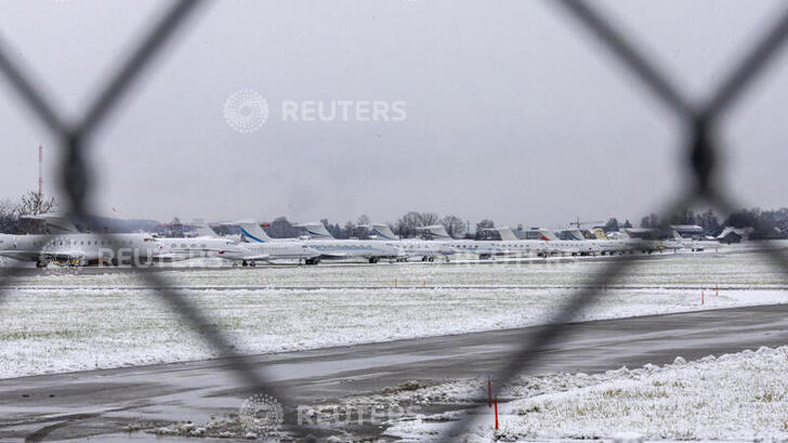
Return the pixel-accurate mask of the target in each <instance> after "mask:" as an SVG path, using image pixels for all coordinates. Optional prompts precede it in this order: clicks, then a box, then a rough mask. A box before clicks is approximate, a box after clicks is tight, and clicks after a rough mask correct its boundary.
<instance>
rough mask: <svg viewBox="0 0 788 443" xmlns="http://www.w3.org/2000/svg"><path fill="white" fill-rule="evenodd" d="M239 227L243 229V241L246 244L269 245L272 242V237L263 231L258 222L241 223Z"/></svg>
mask: <svg viewBox="0 0 788 443" xmlns="http://www.w3.org/2000/svg"><path fill="white" fill-rule="evenodd" d="M238 226H240V227H241V239H242V240H243V241H245V242H249V243H268V242H270V241H271V237H269V236H268V234H266V233H265V231H263V228H261V227H260V224H259V223H257V222H240V223H238Z"/></svg>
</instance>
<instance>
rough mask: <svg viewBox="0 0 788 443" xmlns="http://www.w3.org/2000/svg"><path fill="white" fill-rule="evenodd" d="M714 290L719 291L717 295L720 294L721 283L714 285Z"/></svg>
mask: <svg viewBox="0 0 788 443" xmlns="http://www.w3.org/2000/svg"><path fill="white" fill-rule="evenodd" d="M714 290H715V291H717V295H720V285H719V284H716V285H714Z"/></svg>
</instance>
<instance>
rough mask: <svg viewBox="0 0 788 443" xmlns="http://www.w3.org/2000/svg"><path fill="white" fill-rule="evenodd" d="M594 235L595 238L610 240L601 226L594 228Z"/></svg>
mask: <svg viewBox="0 0 788 443" xmlns="http://www.w3.org/2000/svg"><path fill="white" fill-rule="evenodd" d="M594 237H596V239H597V240H610V239H609V238H607V234H605V231H604V230H603V229H602V228H595V229H594Z"/></svg>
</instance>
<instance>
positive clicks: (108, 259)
mask: <svg viewBox="0 0 788 443" xmlns="http://www.w3.org/2000/svg"><path fill="white" fill-rule="evenodd" d="M167 255H168V254H167V253H166V251H165V250H164V249H163V248H162V244H161V243H159V242H158V240H157V239H155V238H153V237H152V236H150V235H148V234H107V235H103V236H100V235H97V234H59V235H8V234H0V256H3V257H7V258H11V259H14V260H19V261H26V262H34V263H35V264H36V267H39V268H43V267H46V266H47V265H48V264H50V263H60V264H65V265H69V266H88V265H114V266H119V265H122V266H143V265H148V264H151V263H153V262H157V261H164V260H167V259H168V258H169V257H168V256H167Z"/></svg>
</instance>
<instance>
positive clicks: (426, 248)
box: [366, 223, 457, 261]
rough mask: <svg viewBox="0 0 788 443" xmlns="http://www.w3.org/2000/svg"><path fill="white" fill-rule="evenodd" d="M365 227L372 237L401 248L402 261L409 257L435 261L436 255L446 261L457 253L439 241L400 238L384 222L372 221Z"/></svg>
mask: <svg viewBox="0 0 788 443" xmlns="http://www.w3.org/2000/svg"><path fill="white" fill-rule="evenodd" d="M366 228H367V229H369V230H370V234H371V235H372V236H373V237H374V238H376V239H379V240H384V241H389V242H391V243H392V244H394V245H396V246H397V247H399V248H400V249H402V253H403V256H404V257H403V258H402V260H403V261H404V260H407V259H409V258H420V259H421V261H435V258H437V257H444V258H445V259H446V261H449V257H450V256H452V255H454V254H456V253H457V250H456V249H454V248H452V247H451V246H448V245H445V244H443V243H441V242H433V241H427V240H418V239H401V238H399V236H398V235H396V234H394V232H393V231H392V230H391V228H390V227H389V225H386V224H382V223H374V224H372V225H370V226H366Z"/></svg>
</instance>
